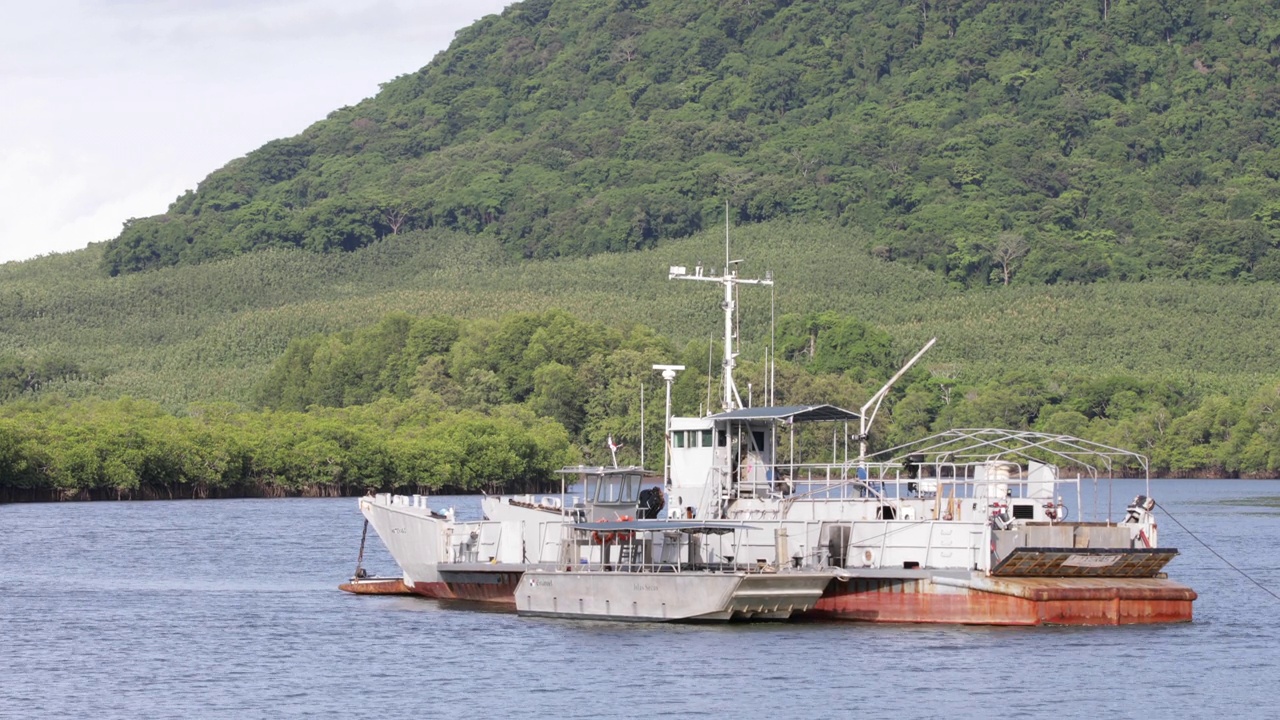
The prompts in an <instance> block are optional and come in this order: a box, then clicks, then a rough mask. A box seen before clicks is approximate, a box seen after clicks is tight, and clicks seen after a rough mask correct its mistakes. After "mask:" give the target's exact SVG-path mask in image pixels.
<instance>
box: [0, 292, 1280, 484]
mask: <svg viewBox="0 0 1280 720" xmlns="http://www.w3.org/2000/svg"><path fill="white" fill-rule="evenodd" d="M777 348H778V365H777V367H776V368H775V372H776V387H775V389H774V392H775V397H776V400H777V402H779V403H780V404H809V403H823V402H830V403H835V404H838V405H841V406H844V407H856V406H857V404H858V403H859V402H860V400H861V399H862V398H865V397H867V396H869V395H870V394H871V393H873V392H874V391H875V389H876V388H877V387H878V386H879V385H880V384H881V383H882V382H883V381H884V380H885V379H886V378H887V377H888V376H889V375H891V374H892V373H893V372H894V370H895V369H896V365H897V358H896V357H895V355H894V353H893V350H892V348H893V342H892V339H891V338H890V336H889V335H888V333H886V332H884V331H883V330H881V329H878V328H875V327H874V326H871V325H869V324H868V323H866V322H864V321H862V320H859V319H857V318H854V317H851V316H848V315H843V314H841V313H838V312H834V311H828V312H823V313H809V314H803V315H802V314H786V315H783V316H782V317H781V318H779V322H778V323H777ZM718 355H719V353H718V348H716V347H715V346H714V344H711V345H709V346H705V347H704V343H702V342H701V341H697V340H694V341H690V342H689V343H686V344H685V346H684V347H683V348H679V349H678V348H676V346H675V344H674V343H673V342H672V341H671V340H670V339H668V338H665V337H663V336H661V335H659V334H658V333H656V332H655V331H653V330H652V329H651V328H648V327H646V326H644V325H640V324H630V325H628V326H626V327H624V328H613V327H609V326H607V325H604V324H600V323H595V322H590V321H584V320H582V319H579V318H577V317H575V316H573V315H570V314H568V313H566V312H564V311H562V310H550V311H546V312H541V313H516V314H509V315H505V316H502V317H500V318H497V319H485V318H481V319H475V320H470V321H464V320H460V319H459V318H456V317H451V316H444V315H423V316H411V315H408V314H404V313H391V314H388V315H386V316H385V317H383V318H382V319H381V320H380V321H379V322H377V323H376V324H373V325H369V326H364V327H360V328H357V329H353V330H348V331H342V332H338V333H327V334H316V335H311V336H308V337H303V338H297V339H294V340H293V341H291V342H290V343H289V345H288V347H287V348H286V350H285V351H284V353H283V354H282V355H281V356H280V357H279V358H278V359H277V360H276V361H275V362H274V363H273V365H272V367H271V369H270V371H269V372H268V373H267V375H266V376H265V377H264V378H263V379H262V380H261V381H260V383H259V384H258V385H257V387H256V389H255V392H256V401H255V403H254V404H255V406H256V409H253V410H249V409H245V408H243V407H241V406H238V405H236V404H233V403H225V402H223V403H216V402H214V403H193V404H191V405H188V406H187V407H186V408H184V410H183V412H181V413H179V414H177V415H175V414H171V413H169V412H166V411H165V410H164V409H163V408H162V407H161V406H160V405H158V404H157V403H155V402H152V401H142V400H135V399H132V398H128V397H125V398H120V399H117V400H113V401H106V400H99V399H93V398H87V399H80V400H68V399H67V398H66V397H64V396H61V395H59V394H56V393H39V392H32V391H23V392H20V393H19V395H29V396H31V397H30V398H28V399H21V400H18V401H13V402H10V403H7V404H5V405H3V406H0V500H2V499H39V498H50V497H53V498H57V497H64V498H65V497H111V498H124V497H129V498H133V497H209V496H224V495H283V494H342V493H359V492H362V491H366V490H374V489H378V490H387V489H396V490H402V491H414V492H422V491H426V490H430V491H440V490H446V491H469V490H488V491H498V490H507V491H510V490H520V489H523V490H536V489H540V488H544V487H547V485H546V483H547V480H548V478H550V477H551V471H553V470H555V469H557V468H558V467H561V466H562V465H564V464H568V463H571V462H575V461H583V460H585V461H587V462H591V463H601V462H607V461H608V454H607V452H606V449H605V448H606V439H607V438H617V439H618V440H620V441H622V442H623V448H622V453H621V458H620V459H621V460H622V461H623V462H629V463H640V462H643V461H644V460H646V459H648V458H644V457H642V456H641V455H640V453H641V450H640V449H641V448H642V447H644V446H645V445H646V444H647V446H648V447H649V448H653V449H654V452H655V453H660V452H661V447H662V442H663V439H662V431H661V428H662V423H661V417H660V414H659V413H657V412H653V409H655V408H661V407H662V406H663V393H664V390H665V388H664V386H663V385H662V383H661V382H659V381H658V380H657V378H656V376H655V374H654V373H653V371H652V366H653V364H655V363H660V362H667V361H671V360H673V359H674V360H678V361H680V362H681V363H683V364H685V365H686V366H687V367H688V369H687V370H686V371H685V372H684V373H682V374H681V375H680V376H679V378H678V380H677V382H676V383H675V385H674V387H673V392H672V398H673V405H674V408H675V410H676V412H679V413H694V412H702V411H705V410H706V409H708V408H711V407H713V404H714V402H715V401H714V400H713V398H714V397H716V396H718V394H719V393H718V391H716V392H713V391H712V384H713V382H712V380H713V378H712V377H711V374H712V371H713V367H712V364H711V363H708V366H707V371H706V372H704V371H703V370H701V369H700V366H701V365H702V362H703V360H704V358H705V359H707V360H710V359H711V358H712V357H718ZM767 375H768V373H767V366H766V365H765V364H764V363H763V362H761V361H760V359H754V360H753V359H747V360H746V361H745V362H743V364H742V366H741V372H740V374H739V378H740V379H742V380H743V382H744V383H747V384H748V387H750V385H751V384H753V385H754V386H755V387H756V388H759V390H760V393H761V397H763V395H764V392H765V388H766V387H767V384H766V383H767V381H766V377H767ZM748 392H749V393H750V390H748ZM748 397H750V395H748ZM1278 403H1280V382H1273V383H1271V384H1269V385H1266V386H1264V387H1262V388H1260V389H1258V390H1256V391H1255V392H1253V393H1252V394H1251V395H1249V396H1247V397H1243V398H1232V397H1230V396H1227V395H1221V394H1214V393H1204V392H1197V391H1196V390H1195V389H1194V388H1192V387H1190V386H1189V385H1187V384H1185V383H1181V382H1178V381H1176V380H1155V379H1142V378H1138V377H1135V376H1132V375H1127V374H1116V375H1097V374H1077V373H1070V372H1054V373H1050V374H1048V375H1047V376H1046V375H1040V374H1036V373H1032V372H1028V371H1026V370H1025V369H1018V368H1013V369H1009V370H1007V371H1005V372H1003V373H1001V374H999V375H997V376H994V377H991V378H987V379H982V380H974V379H970V380H965V379H961V378H960V377H958V376H957V375H954V374H950V373H948V372H947V368H946V367H945V366H942V367H940V366H936V365H935V366H934V367H933V369H931V370H930V369H915V370H913V371H911V372H910V373H908V375H907V376H905V377H904V378H903V380H902V381H901V382H900V383H899V385H898V386H897V388H896V389H895V391H894V393H893V394H892V396H891V398H890V402H889V404H888V409H887V411H886V412H885V413H884V414H882V415H879V416H877V421H876V423H875V424H874V425H873V427H872V436H871V437H872V445H873V448H877V449H878V448H884V447H889V446H892V445H894V444H899V443H903V442H906V441H909V440H912V439H915V438H918V437H920V436H922V435H924V434H927V433H929V432H930V431H932V430H937V429H941V428H946V427H954V426H966V427H976V426H1001V427H1015V428H1036V429H1041V430H1045V431H1049V432H1058V433H1068V434H1074V435H1079V436H1085V437H1089V438H1091V439H1094V440H1098V441H1101V442H1104V443H1109V444H1113V445H1117V446H1124V447H1130V448H1135V449H1139V450H1140V451H1142V452H1144V453H1146V454H1148V455H1149V456H1150V457H1151V459H1152V461H1153V463H1154V464H1155V465H1156V467H1157V468H1159V469H1160V470H1162V471H1164V472H1171V473H1188V472H1209V473H1215V474H1225V473H1236V474H1246V475H1247V474H1253V475H1270V474H1275V473H1276V472H1277V471H1280V425H1278V424H1277V423H1276V422H1275V419H1274V411H1275V409H1276V407H1277V404H1278ZM646 404H647V406H648V407H649V408H650V414H649V415H645V413H644V407H645V405H646ZM642 437H643V442H642V441H641V438H642ZM826 443H827V438H826V437H818V436H816V435H814V436H808V437H806V436H801V438H800V442H799V443H798V453H799V457H798V460H799V461H805V460H807V459H808V458H812V457H821V458H825V457H827V453H828V452H830V451H829V449H828V448H829V446H828V445H827V444H826ZM1130 470H1136V468H1131V469H1130Z"/></svg>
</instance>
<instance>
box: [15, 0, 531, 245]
mask: <svg viewBox="0 0 1280 720" xmlns="http://www.w3.org/2000/svg"><path fill="white" fill-rule="evenodd" d="M508 2H509V0H471V2H467V3H459V2H456V1H454V0H422V1H419V2H411V1H408V0H399V1H392V0H216V1H215V0H82V1H81V2H73V1H71V0H46V2H44V3H33V4H30V5H27V6H23V7H21V9H14V10H13V11H12V12H7V13H6V15H7V16H6V22H5V23H3V24H0V99H2V102H3V103H4V106H5V111H4V112H3V113H0V262H4V261H8V260H16V259H23V258H29V257H34V256H36V255H42V254H46V253H50V252H63V251H67V250H73V249H77V248H81V247H84V246H85V245H87V244H88V243H90V242H98V241H101V240H105V239H108V238H111V237H113V236H115V235H116V234H117V233H118V232H119V230H120V226H121V223H123V222H124V220H126V219H128V218H130V217H144V216H147V215H154V214H156V213H160V212H163V211H164V210H165V208H167V207H168V204H169V203H170V202H172V201H173V199H174V198H175V197H177V196H178V195H179V194H181V193H182V192H183V191H184V190H185V189H187V188H194V187H195V186H196V184H197V183H198V182H199V181H200V180H201V179H203V178H204V176H205V175H207V174H208V173H209V172H211V171H212V170H215V169H216V168H218V167H220V166H222V165H223V164H225V163H226V162H227V161H229V160H232V159H234V158H236V157H239V156H241V155H243V154H245V153H246V152H249V151H250V150H253V149H254V148H256V147H259V146H261V145H262V144H263V143H265V142H267V141H269V140H271V139H274V138H278V137H287V136H290V135H294V134H297V133H298V132H301V131H302V130H303V129H304V128H306V126H308V125H310V124H311V123H312V122H315V121H316V120H320V119H322V118H324V117H325V116H326V115H327V114H328V113H329V112H330V111H331V110H334V109H337V108H339V107H342V106H344V105H351V104H354V103H356V102H358V101H359V100H361V99H363V98H365V97H368V96H370V95H373V94H374V93H375V92H377V89H378V84H379V83H382V82H386V81H387V80H390V79H392V78H394V77H396V76H397V75H401V74H403V73H407V72H412V71H414V70H417V69H418V68H419V67H421V66H423V65H425V64H426V63H427V62H429V61H430V60H431V58H432V57H434V56H435V54H436V53H438V52H439V51H441V50H443V49H444V48H445V47H447V46H448V44H449V42H450V41H451V40H452V38H453V36H454V34H455V33H456V32H457V31H458V30H460V29H461V28H462V27H464V26H466V25H467V24H469V23H471V22H473V21H474V20H475V19H478V18H479V17H481V16H483V15H486V14H489V13H493V12H500V11H501V10H502V8H503V7H504V6H505V5H507V4H508Z"/></svg>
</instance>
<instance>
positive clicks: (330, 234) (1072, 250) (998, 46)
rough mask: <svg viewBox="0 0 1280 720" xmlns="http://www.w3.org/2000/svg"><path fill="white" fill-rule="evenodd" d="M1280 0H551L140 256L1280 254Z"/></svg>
mask: <svg viewBox="0 0 1280 720" xmlns="http://www.w3.org/2000/svg"><path fill="white" fill-rule="evenodd" d="M1278 63H1280V6H1277V5H1276V4H1275V3H1260V2H1256V1H1254V0H1227V1H1222V2H1204V1H1203V0H1159V1H1158V2H1157V1H1155V0H1141V1H1140V0H1088V1H1086V2H1080V1H1079V0H1071V1H1067V0H1059V1H1047V0H1046V1H1037V2H1025V1H1023V0H1010V1H1008V2H994V1H988V0H942V1H937V2H930V1H928V0H924V1H921V0H913V1H912V2H903V1H901V0H809V1H805V2H788V1H787V0H649V1H646V0H526V1H525V2H522V3H517V4H514V5H512V6H510V7H509V8H508V9H507V10H506V11H505V12H504V13H503V14H502V15H500V16H490V17H487V18H484V19H482V20H481V21H479V22H477V23H476V24H474V25H473V26H471V27H469V28H467V29H465V30H463V31H462V32H460V33H459V34H458V37H457V39H456V40H455V42H454V43H453V44H452V46H451V47H450V48H449V49H448V50H447V51H445V52H444V53H441V54H440V55H439V56H438V57H436V58H435V59H434V60H433V61H432V62H431V63H430V64H429V65H427V66H426V67H425V68H423V69H422V70H420V71H418V72H416V73H413V74H411V75H406V76H402V77H399V78H397V79H395V80H393V81H391V82H389V83H387V84H386V85H385V86H384V87H383V89H382V91H381V92H380V93H379V94H378V95H377V96H376V97H374V98H371V99H369V100H366V101H364V102H362V103H360V104H359V105H357V106H355V107H348V108H343V109H341V110H338V111H335V112H334V113H332V114H331V115H330V116H329V117H328V118H327V119H325V120H323V121H321V122H318V123H316V124H314V125H312V126H311V127H310V128H307V129H306V130H305V131H304V132H303V133H301V134H300V135H298V136H296V137H293V138H288V139H281V140H276V141H273V142H270V143H268V144H267V145H265V146H263V147H262V148H259V149H258V150H256V151H254V152H252V153H249V154H248V155H247V156H246V157H243V158H240V159H237V160H234V161H232V162H230V163H229V164H227V165H226V166H225V167H223V168H221V169H219V170H217V171H215V172H213V173H212V174H210V175H209V176H208V177H207V178H206V179H205V180H204V181H203V182H202V183H201V184H200V186H199V188H198V189H197V190H196V191H195V192H188V193H187V194H184V195H183V196H182V197H180V198H178V199H177V200H176V201H175V202H174V203H173V205H172V206H171V208H170V210H169V212H167V213H166V214H164V215H161V216H156V217H151V218H143V219H135V220H131V221H129V222H128V223H126V226H125V228H124V230H123V232H122V234H121V235H120V236H119V237H118V238H116V239H115V240H113V241H111V243H110V244H109V246H108V248H107V249H106V252H105V253H104V256H103V257H104V260H103V265H104V268H105V270H106V271H108V272H110V273H111V274H119V273H125V272H132V271H136V270H142V269H146V268H151V267H156V266H165V265H174V264H188V263H195V262H200V261H202V260H205V259H209V258H215V257H221V256H227V255H235V254H240V253H243V252H246V251H249V250H253V249H257V248H262V247H272V246H294V245H297V246H303V247H306V248H309V249H312V250H316V251H320V252H332V251H346V250H353V249H356V248H359V247H361V246H364V245H368V244H370V243H373V242H375V241H376V240H378V239H379V238H382V237H385V236H387V235H395V234H400V233H404V232H405V231H407V230H411V229H428V228H437V229H452V230H460V231H463V232H467V233H482V234H485V235H489V236H492V237H493V238H496V239H497V240H498V241H499V242H500V243H501V245H502V246H503V247H504V248H505V249H506V251H507V252H508V253H509V254H510V255H511V256H513V257H529V258H543V257H553V256H566V255H583V254H594V253H600V252H612V251H625V250H633V249H637V248H645V247H651V246H653V245H655V244H656V243H658V242H660V241H663V240H665V239H670V238H678V237H684V236H687V235H690V234H692V233H695V232H697V231H698V230H699V229H702V228H704V227H707V226H708V225H712V224H716V223H719V222H720V221H721V217H722V212H723V209H722V208H723V205H722V203H723V202H724V201H725V200H728V202H729V204H730V209H731V212H732V215H733V218H734V220H735V222H736V223H740V224H741V223H748V222H758V221H763V220H767V219H770V218H776V217H780V216H787V215H796V216H804V217H805V218H806V219H811V220H821V221H824V222H830V221H833V220H834V221H837V222H839V223H842V224H844V225H846V226H852V227H856V228H858V229H859V230H860V231H863V232H865V233H868V234H869V235H870V236H871V237H872V242H871V243H869V244H868V245H867V246H866V247H867V249H865V250H864V249H857V250H850V252H872V253H874V254H876V255H877V256H879V257H881V258H885V259H893V260H898V261H904V262H909V263H914V264H919V265H922V266H924V267H927V268H929V269H931V270H933V271H935V272H938V273H942V274H945V275H946V276H947V277H949V278H950V279H951V280H952V281H954V282H957V283H961V284H964V285H982V284H991V283H1010V282H1012V283H1015V284H1017V283H1053V282H1063V281H1069V282H1087V281H1092V280H1096V279H1102V278H1112V279H1137V278H1160V277H1184V278H1199V279H1214V280H1221V279H1229V278H1236V279H1242V280H1251V279H1263V280H1278V279H1280V250H1278V249H1277V247H1276V246H1277V245H1280V187H1278V186H1277V178H1280V151H1278V150H1277V149H1276V146H1277V143H1278V142H1280V124H1278V122H1280V121H1277V120H1276V119H1275V116H1276V114H1277V111H1278V110H1280V86H1278V85H1277V84H1276V83H1275V77H1276V66H1277V64H1278Z"/></svg>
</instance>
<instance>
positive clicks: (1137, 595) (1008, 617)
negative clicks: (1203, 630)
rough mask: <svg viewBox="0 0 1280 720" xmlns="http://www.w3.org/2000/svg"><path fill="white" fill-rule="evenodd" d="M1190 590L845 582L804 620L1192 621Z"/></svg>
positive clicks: (1147, 583)
mask: <svg viewBox="0 0 1280 720" xmlns="http://www.w3.org/2000/svg"><path fill="white" fill-rule="evenodd" d="M1195 599H1196V593H1195V591H1194V590H1192V589H1191V588H1189V587H1186V586H1184V585H1180V584H1178V583H1175V582H1172V581H1169V580H1166V579H1163V578H1105V579H1100V578H1048V577H1040V578H994V577H986V576H979V575H975V576H972V577H967V578H966V577H951V576H935V577H931V578H851V579H848V580H833V581H832V583H831V585H830V586H829V587H828V588H827V591H826V592H825V593H824V594H823V596H822V599H820V600H819V601H818V604H817V605H816V606H815V607H814V608H813V610H811V611H809V612H808V613H806V615H805V617H806V618H808V619H815V620H849V621H858V622H879V623H943V624H959V625H1142V624H1159V623H1185V622H1191V620H1192V603H1193V602H1194V601H1195Z"/></svg>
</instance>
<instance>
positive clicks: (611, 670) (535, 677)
mask: <svg viewBox="0 0 1280 720" xmlns="http://www.w3.org/2000/svg"><path fill="white" fill-rule="evenodd" d="M1138 489H1139V487H1138V486H1137V485H1135V484H1132V483H1123V484H1118V485H1117V488H1116V490H1115V493H1114V495H1113V499H1114V503H1115V504H1116V505H1117V506H1120V507H1122V506H1123V501H1124V500H1128V499H1130V498H1131V497H1132V496H1133V494H1134V493H1135V491H1136V490H1138ZM1153 491H1154V493H1153V494H1154V495H1155V496H1156V498H1157V499H1158V500H1159V501H1160V502H1161V503H1162V504H1163V505H1164V506H1166V507H1167V508H1168V510H1169V511H1171V512H1172V513H1173V514H1174V515H1175V516H1177V518H1178V519H1179V520H1181V521H1182V523H1183V524H1184V525H1186V526H1187V527H1188V528H1189V529H1190V530H1191V531H1192V532H1195V533H1196V534H1197V535H1198V536H1199V537H1200V538H1201V539H1203V540H1204V541H1205V542H1207V543H1209V544H1210V545H1211V546H1213V547H1214V548H1215V549H1216V550H1218V552H1220V553H1222V554H1223V555H1224V556H1226V557H1227V558H1228V559H1230V560H1232V561H1233V562H1234V563H1235V564H1236V565H1238V566H1239V567H1240V568H1241V569H1243V570H1245V571H1246V572H1248V573H1249V574H1251V575H1252V576H1254V577H1255V578H1256V579H1257V580H1259V581H1260V582H1262V583H1263V584H1265V585H1267V586H1268V587H1269V588H1271V589H1272V590H1273V591H1276V592H1278V593H1280V555H1278V554H1277V548H1278V547H1280V482H1271V481H1192V480H1185V481H1183V480H1167V481H1157V482H1156V483H1154V486H1153ZM1102 502H1103V504H1104V505H1105V502H1106V495H1105V491H1103V495H1102ZM434 504H437V505H442V504H457V505H458V506H459V514H460V515H465V514H471V513H474V512H476V509H477V508H478V502H476V500H475V499H474V498H454V499H445V498H438V499H436V500H435V501H434ZM1070 504H1071V505H1073V506H1074V505H1075V503H1074V502H1071V503H1070ZM1085 506H1086V508H1087V509H1088V508H1090V507H1091V506H1092V501H1091V500H1089V499H1088V498H1086V501H1085ZM1117 512H1118V514H1122V512H1120V511H1117ZM1161 521H1162V524H1161V527H1160V532H1161V541H1162V544H1165V545H1173V546H1176V547H1178V548H1179V549H1180V550H1181V551H1182V554H1181V556H1179V557H1178V558H1177V559H1176V560H1175V561H1174V562H1173V563H1172V564H1171V565H1170V566H1169V568H1168V569H1169V572H1170V575H1171V576H1172V577H1173V578H1175V579H1177V580H1179V581H1181V582H1184V583H1186V584H1188V585H1190V586H1192V587H1194V588H1195V589H1196V590H1197V591H1198V592H1199V593H1200V600H1199V601H1197V603H1196V610H1195V611H1196V621H1195V622H1194V623H1192V624H1190V625H1178V626H1162V627H1120V628H1115V627H1110V628H977V627H926V626H876V625H859V624H852V623H839V624H757V625H730V626H665V625H619V624H611V623H593V622H574V621H564V620H533V619H520V618H517V617H515V616H514V615H508V614H503V613H493V612H477V611H475V610H473V609H466V608H459V607H457V606H451V605H449V604H446V603H439V602H436V601H431V600H425V599H418V598H393V597H356V596H352V595H347V594H345V593H342V592H340V591H338V590H337V587H336V586H337V584H338V582H340V581H342V580H343V579H345V578H346V577H348V576H349V575H350V574H351V572H352V570H353V567H354V564H355V555H356V551H357V549H358V546H359V540H360V529H361V524H362V519H361V517H360V515H359V513H358V511H357V510H356V502H355V500H354V499H339V500H328V499H324V500H223V501H178V502H147V503H106V502H101V503H78V504H42V505H8V506H0V717H5V718H45V717H88V718H141V717H147V718H171V717H183V718H188V717H189V718H206V717H213V718H242V717H243V718H267V717H298V716H306V717H326V716H343V717H355V718H363V717H369V718H375V717H376V718H387V717H401V716H404V717H409V716H414V717H456V718H473V717H474V718H485V717H509V716H520V717H563V718H599V717H673V718H685V717H690V716H695V717H733V718H828V717H831V718H845V717H941V716H948V717H993V718H994V717H1001V718H1010V717H1014V718H1016V717H1096V718H1102V717H1134V718H1138V717H1141V718H1176V717H1218V718H1228V717H1231V718H1236V717H1246V718H1253V717H1257V718H1274V717H1280V703H1278V702H1277V700H1276V697H1275V695H1274V694H1273V692H1272V691H1273V690H1275V689H1276V687H1277V685H1278V684H1280V675H1278V674H1277V670H1280V601H1277V600H1276V599H1274V598H1273V597H1271V596H1270V595H1268V594H1266V593H1265V592H1264V591H1262V590H1260V589H1259V588H1258V587H1256V586H1255V585H1253V584H1251V583H1249V582H1248V581H1247V580H1245V579H1243V578H1242V577H1240V576H1239V575H1238V574H1236V573H1235V572H1234V571H1232V570H1231V569H1230V568H1228V567H1226V566H1225V565H1223V563H1222V562H1221V561H1220V560H1218V558H1216V557H1214V556H1213V555H1212V554H1211V553H1210V552H1209V551H1207V550H1205V548H1204V547H1202V546H1201V545H1199V544H1198V543H1196V542H1195V541H1194V540H1193V539H1192V538H1190V537H1189V536H1188V535H1187V534H1186V533H1185V532H1184V531H1183V530H1182V529H1180V528H1179V527H1178V526H1177V525H1176V524H1174V523H1173V522H1171V521H1170V520H1169V519H1168V517H1167V516H1166V515H1163V514H1162V515H1161ZM368 555H369V557H368V558H367V561H366V565H367V566H369V567H371V568H372V569H373V570H375V571H381V572H384V573H387V574H390V573H391V571H392V570H393V569H394V567H395V566H394V563H392V561H391V559H390V558H389V556H387V555H386V554H385V552H384V551H383V550H382V548H381V545H380V543H377V542H371V543H370V550H369V552H368Z"/></svg>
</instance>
